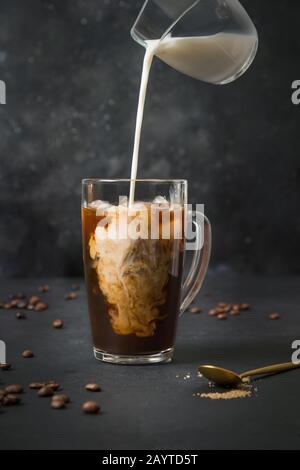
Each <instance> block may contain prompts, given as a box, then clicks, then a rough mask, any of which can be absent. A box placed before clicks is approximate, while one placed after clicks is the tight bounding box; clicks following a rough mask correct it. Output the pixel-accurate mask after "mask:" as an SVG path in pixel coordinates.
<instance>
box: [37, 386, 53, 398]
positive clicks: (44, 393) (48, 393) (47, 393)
mask: <svg viewBox="0 0 300 470" xmlns="http://www.w3.org/2000/svg"><path fill="white" fill-rule="evenodd" d="M52 395H53V390H52V388H51V387H48V386H45V387H42V388H41V389H40V390H39V391H38V396H39V397H52Z"/></svg>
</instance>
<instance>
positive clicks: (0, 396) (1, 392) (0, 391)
mask: <svg viewBox="0 0 300 470" xmlns="http://www.w3.org/2000/svg"><path fill="white" fill-rule="evenodd" d="M5 395H7V393H6V391H5V390H4V389H3V388H0V403H1V401H2V400H3V398H4V397H5Z"/></svg>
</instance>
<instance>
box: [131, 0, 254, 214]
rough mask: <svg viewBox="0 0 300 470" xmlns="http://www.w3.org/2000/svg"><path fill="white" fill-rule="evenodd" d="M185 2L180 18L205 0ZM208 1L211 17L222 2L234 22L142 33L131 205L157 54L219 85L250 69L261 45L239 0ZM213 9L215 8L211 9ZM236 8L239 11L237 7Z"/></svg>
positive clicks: (162, 2)
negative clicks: (193, 31) (202, 29)
mask: <svg viewBox="0 0 300 470" xmlns="http://www.w3.org/2000/svg"><path fill="white" fill-rule="evenodd" d="M170 1H171V0H156V1H154V2H153V3H154V4H155V5H156V7H157V4H159V6H161V5H163V7H166V5H167V6H168V4H170V5H171V6H172V8H173V7H174V5H175V4H176V3H178V2H177V0H172V2H173V3H170ZM178 1H179V0H178ZM181 1H182V0H181ZM150 3H151V2H146V4H145V5H144V8H143V10H142V13H143V11H144V10H145V8H146V7H148V6H149V4H150ZM183 4H184V6H185V8H186V10H185V11H182V10H178V9H177V10H176V13H177V15H178V18H176V19H177V20H178V19H181V18H183V17H184V14H185V13H189V15H191V14H192V13H193V11H191V10H192V8H193V7H194V6H195V5H198V4H199V8H200V7H201V5H202V3H201V1H200V2H189V1H188V0H186V1H185V2H183ZM205 4H206V10H205V12H206V14H207V15H208V14H210V15H211V17H212V13H214V12H215V10H214V7H216V6H220V5H221V4H222V6H223V8H225V7H227V9H225V10H222V12H223V13H222V14H223V16H225V20H226V21H227V20H229V19H230V20H231V22H228V21H227V22H226V21H225V22H224V21H223V23H222V25H223V31H221V32H217V33H215V34H209V35H201V34H199V35H198V36H197V35H193V36H188V35H187V36H178V35H177V36H173V35H172V31H169V32H167V34H165V35H163V36H162V37H161V38H159V39H152V38H151V39H147V38H145V36H144V35H141V37H142V40H139V42H140V43H142V44H143V45H144V46H145V48H146V52H145V57H144V63H143V70H142V79H141V86H140V94H139V102H138V110H137V118H136V129H135V138H134V149H133V157H132V167H131V185H130V196H129V204H130V205H132V204H133V203H134V197H135V180H136V178H137V169H138V159H139V149H140V140H141V130H142V123H143V115H144V107H145V99H146V93H147V86H148V81H149V74H150V70H151V65H152V62H153V58H154V56H156V57H158V58H159V59H161V60H163V61H164V62H165V63H166V64H168V65H170V66H171V67H173V68H174V69H176V70H178V71H180V72H182V73H185V74H186V75H189V76H191V77H193V78H196V79H198V80H202V81H204V82H208V83H212V84H216V85H222V84H226V83H229V82H231V81H233V80H235V79H236V78H238V77H239V76H240V75H242V74H243V73H244V72H245V71H246V70H247V69H248V67H249V66H250V65H251V63H252V61H253V59H254V57H255V54H256V51H257V45H258V38H257V32H256V29H255V27H254V25H253V24H252V22H251V20H250V18H249V17H248V15H247V13H246V12H245V10H244V9H243V8H242V7H241V5H240V4H239V2H238V1H237V0H222V1H220V0H205V1H204V2H203V5H205ZM187 6H188V8H187ZM209 8H211V9H212V10H213V11H210V10H209ZM234 8H235V9H236V10H234ZM179 13H180V14H179ZM230 13H231V15H232V17H233V19H234V20H235V21H236V22H237V20H240V25H238V26H239V27H235V28H234V27H233V26H232V24H233V22H232V18H231V17H230V15H229V14H230ZM220 14H221V13H220V11H219V12H218V11H216V16H217V19H216V21H217V20H220V18H219V17H220ZM141 15H142V14H141ZM141 15H140V16H139V18H138V20H137V22H136V24H135V26H134V28H133V37H134V38H135V39H136V38H137V37H138V36H137V33H136V29H137V25H139V22H141V19H140V18H141ZM226 15H227V16H226ZM148 16H149V15H148ZM223 19H224V18H223ZM246 20H247V21H246ZM210 21H211V19H210ZM176 22H177V21H175V22H174V24H176ZM227 24H228V25H229V24H230V25H231V26H230V28H229V30H228V31H226V28H225V27H224V25H227ZM152 27H153V25H152ZM141 29H146V30H147V31H148V30H149V28H148V29H147V28H145V25H144V24H143V26H142V28H141ZM137 40H138V39H137Z"/></svg>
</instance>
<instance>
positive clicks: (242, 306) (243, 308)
mask: <svg viewBox="0 0 300 470" xmlns="http://www.w3.org/2000/svg"><path fill="white" fill-rule="evenodd" d="M239 307H240V309H241V310H249V308H250V305H249V304H246V303H245V304H240V305H239Z"/></svg>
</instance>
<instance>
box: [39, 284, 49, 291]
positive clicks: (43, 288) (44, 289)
mask: <svg viewBox="0 0 300 470" xmlns="http://www.w3.org/2000/svg"><path fill="white" fill-rule="evenodd" d="M49 290H50V286H49V285H48V284H43V285H41V286H40V287H39V292H49Z"/></svg>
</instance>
